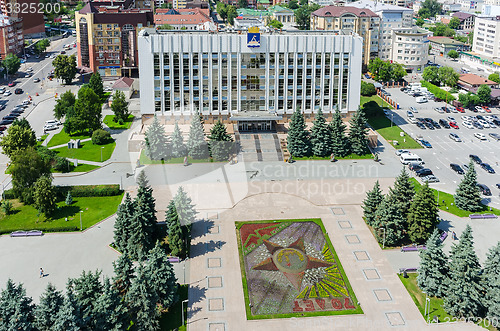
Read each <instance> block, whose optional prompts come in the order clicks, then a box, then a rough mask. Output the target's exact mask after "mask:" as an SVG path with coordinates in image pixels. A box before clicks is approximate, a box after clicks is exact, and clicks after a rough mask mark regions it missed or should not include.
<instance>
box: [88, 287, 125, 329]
mask: <svg viewBox="0 0 500 331" xmlns="http://www.w3.org/2000/svg"><path fill="white" fill-rule="evenodd" d="M129 326H130V318H129V316H128V310H127V307H126V306H125V303H124V302H123V300H122V298H121V296H120V293H118V290H117V289H116V288H114V287H113V286H112V285H111V282H110V280H109V278H106V279H105V280H104V286H103V292H102V294H101V295H100V296H99V298H98V299H97V301H96V303H95V307H94V312H93V314H92V327H91V329H92V330H127V328H128V327H129Z"/></svg>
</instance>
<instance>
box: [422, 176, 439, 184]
mask: <svg viewBox="0 0 500 331" xmlns="http://www.w3.org/2000/svg"><path fill="white" fill-rule="evenodd" d="M422 182H424V183H425V182H427V183H437V182H439V179H438V178H437V177H436V176H434V175H428V176H424V177H422Z"/></svg>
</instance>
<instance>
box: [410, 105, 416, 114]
mask: <svg viewBox="0 0 500 331" xmlns="http://www.w3.org/2000/svg"><path fill="white" fill-rule="evenodd" d="M410 110H411V111H412V112H414V113H415V114H416V113H418V110H417V108H415V107H410Z"/></svg>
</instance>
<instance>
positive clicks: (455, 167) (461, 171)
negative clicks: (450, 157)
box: [450, 163, 464, 175]
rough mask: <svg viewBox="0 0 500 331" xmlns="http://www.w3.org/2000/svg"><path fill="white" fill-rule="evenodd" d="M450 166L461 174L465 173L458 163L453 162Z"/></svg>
mask: <svg viewBox="0 0 500 331" xmlns="http://www.w3.org/2000/svg"><path fill="white" fill-rule="evenodd" d="M450 168H451V170H453V171H455V172H456V173H457V174H459V175H463V174H464V171H463V169H462V168H460V166H459V165H458V164H455V163H451V164H450Z"/></svg>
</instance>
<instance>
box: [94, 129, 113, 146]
mask: <svg viewBox="0 0 500 331" xmlns="http://www.w3.org/2000/svg"><path fill="white" fill-rule="evenodd" d="M111 140H112V139H111V134H110V133H109V132H108V131H105V130H102V129H97V130H95V131H94V133H92V143H93V144H95V145H105V144H107V143H109V142H110V141H111Z"/></svg>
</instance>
